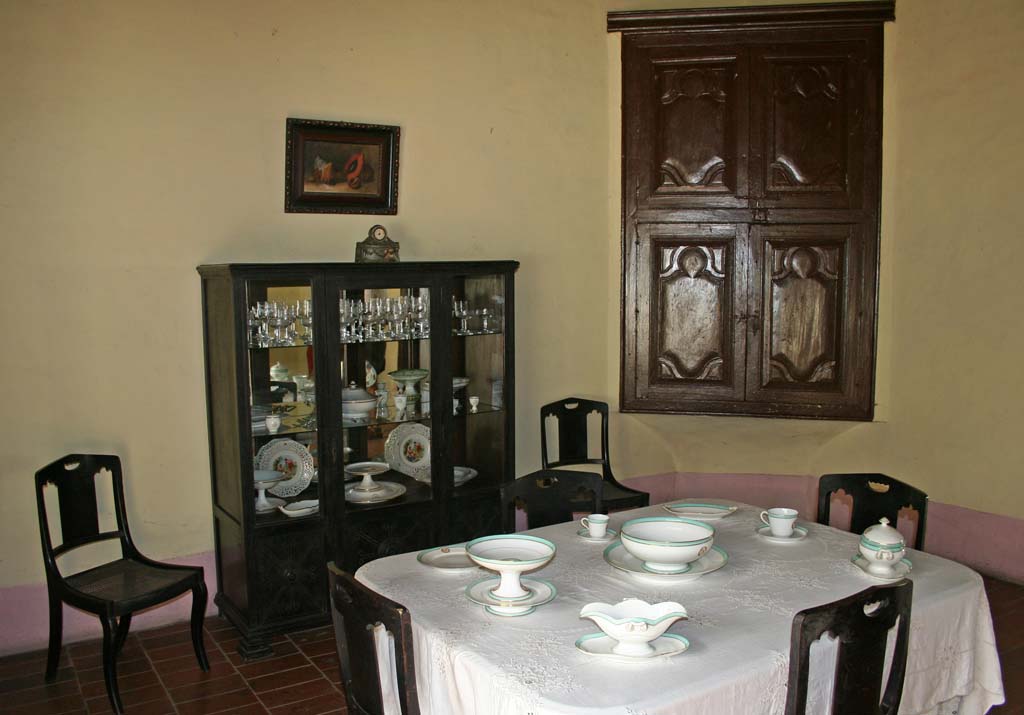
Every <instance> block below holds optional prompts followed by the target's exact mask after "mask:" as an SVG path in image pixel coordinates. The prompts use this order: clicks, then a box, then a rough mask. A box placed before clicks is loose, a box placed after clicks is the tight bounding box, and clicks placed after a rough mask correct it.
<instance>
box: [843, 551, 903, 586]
mask: <svg viewBox="0 0 1024 715" xmlns="http://www.w3.org/2000/svg"><path fill="white" fill-rule="evenodd" d="M850 561H851V562H853V565H854V566H856V567H857V568H859V569H860V570H861V571H863V572H864V573H866V574H867V575H868V576H870V577H871V578H877V579H878V580H879V581H901V580H903V579H905V578H906V577H907V574H909V573H910V570H911V569H912V568H914V564H912V563H910V560H909V559H901V560H900V562H899V563H896V564H893V566H892V575H891V576H886V575H883V574H878V573H874V572H872V571H868V560H867V559H865V558H864V557H863V556H862V555H861V554H857V555H856V556H854V557H853V558H852V559H850Z"/></svg>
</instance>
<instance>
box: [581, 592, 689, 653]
mask: <svg viewBox="0 0 1024 715" xmlns="http://www.w3.org/2000/svg"><path fill="white" fill-rule="evenodd" d="M686 617H687V616H686V609H685V608H683V607H682V606H681V605H680V604H678V603H676V602H675V601H664V602H662V603H647V602H646V601H641V600H640V599H639V598H627V599H626V600H624V601H620V602H619V603H617V604H616V605H614V606H613V605H611V604H609V603H588V604H587V605H586V606H584V607H583V609H582V610H581V611H580V618H589V619H590V620H592V621H593V622H594V623H596V624H597V625H598V626H600V628H601V630H602V631H604V632H605V634H606V635H607V636H608V637H609V638H611V639H612V640H615V641H617V643H616V644H615V646H614V647H613V648H612V653H615V654H616V655H628V656H634V657H637V658H648V657H650V656H652V655H654V647H653V646H652V645H651V641H653V640H655V639H656V638H659V637H661V635H662V634H663V633H665V631H666V630H668V627H669V626H671V625H672V624H673V623H675V622H676V621H678V620H679V619H680V618H686Z"/></svg>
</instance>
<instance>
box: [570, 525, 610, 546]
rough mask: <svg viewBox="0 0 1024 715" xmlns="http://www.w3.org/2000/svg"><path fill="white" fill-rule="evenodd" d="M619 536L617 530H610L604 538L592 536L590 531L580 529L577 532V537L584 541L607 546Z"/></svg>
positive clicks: (605, 533)
mask: <svg viewBox="0 0 1024 715" xmlns="http://www.w3.org/2000/svg"><path fill="white" fill-rule="evenodd" d="M618 535H619V532H617V531H616V530H615V529H608V531H606V532H604V536H591V535H590V529H580V530H579V531H577V532H576V536H578V537H580V538H581V539H583V540H584V541H592V542H594V543H595V544H606V543H608V542H609V541H613V540H614V539H615V538H616V537H618Z"/></svg>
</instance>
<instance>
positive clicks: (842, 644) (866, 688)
mask: <svg viewBox="0 0 1024 715" xmlns="http://www.w3.org/2000/svg"><path fill="white" fill-rule="evenodd" d="M913 594H914V584H913V582H912V581H900V582H899V583H896V584H892V585H886V586H872V587H871V588H868V589H865V590H864V591H861V592H860V593H855V594H853V595H852V596H847V597H846V598H843V599H840V600H838V601H834V602H832V603H826V604H824V605H822V606H815V607H814V608H808V609H805V610H803V611H800V612H799V613H797V614H796V617H794V618H793V629H792V632H791V635H790V646H789V689H788V691H787V694H786V715H805V713H806V712H807V676H808V672H809V665H810V651H811V643H813V642H814V641H816V640H818V639H819V638H820V637H821V636H822V635H824V634H826V633H828V634H830V635H831V636H833V637H834V638H836V639H837V640H838V641H839V653H838V656H837V660H836V670H835V682H834V685H833V693H832V715H896V713H897V711H898V710H899V709H900V700H901V699H902V697H903V678H904V676H905V675H906V671H907V644H908V642H909V640H910V608H911V601H912V599H913ZM897 619H898V621H899V627H898V629H897V631H896V645H895V648H894V649H893V656H892V664H891V666H890V669H889V680H888V682H887V683H886V685H885V692H884V693H883V692H882V675H883V672H884V668H885V650H886V642H887V640H888V635H889V630H890V629H892V627H893V626H895V625H896V623H897Z"/></svg>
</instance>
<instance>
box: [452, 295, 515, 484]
mask: <svg viewBox="0 0 1024 715" xmlns="http://www.w3.org/2000/svg"><path fill="white" fill-rule="evenodd" d="M504 301H505V281H504V278H503V276H500V275H487V276H462V277H457V278H456V281H455V293H454V304H453V310H452V315H453V323H452V325H453V327H452V332H453V336H452V369H453V375H455V382H454V384H453V388H454V389H453V393H452V394H453V398H454V399H453V405H452V409H453V412H454V416H455V419H454V429H453V430H452V442H453V443H452V464H453V466H454V488H455V492H456V494H459V493H471V492H473V491H478V490H482V489H489V488H494V487H496V486H497V485H498V484H499V483H500V482H501V476H502V474H503V473H504V465H505V457H506V449H507V446H506V444H505V438H506V430H505V427H506V425H505V414H504V403H505V378H506V375H505V334H504V326H505V302H504Z"/></svg>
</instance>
